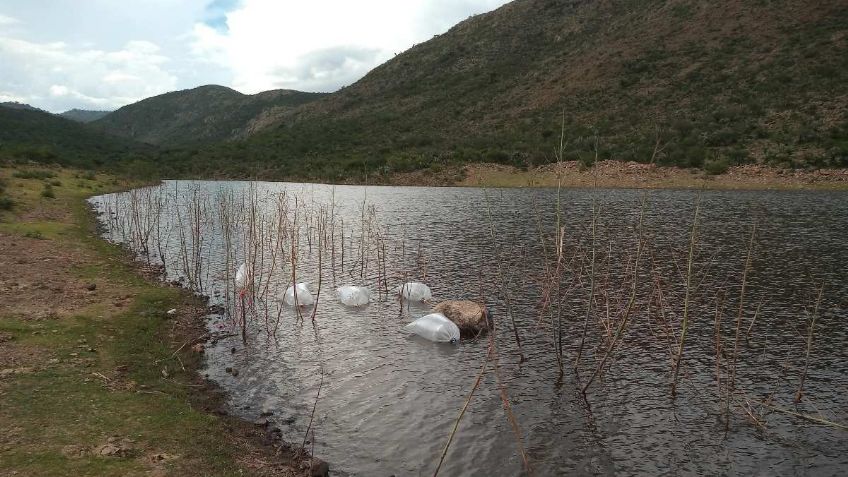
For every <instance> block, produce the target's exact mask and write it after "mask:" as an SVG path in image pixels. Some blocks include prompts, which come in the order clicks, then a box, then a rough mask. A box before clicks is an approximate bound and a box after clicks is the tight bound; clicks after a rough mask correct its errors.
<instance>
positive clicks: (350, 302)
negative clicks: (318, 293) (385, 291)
mask: <svg viewBox="0 0 848 477" xmlns="http://www.w3.org/2000/svg"><path fill="white" fill-rule="evenodd" d="M336 294H337V295H338V297H339V301H341V302H342V304H343V305H347V306H363V305H367V304H368V302H369V301H371V291H370V290H368V288H367V287H357V286H352V285H345V286H342V287H339V288H337V289H336Z"/></svg>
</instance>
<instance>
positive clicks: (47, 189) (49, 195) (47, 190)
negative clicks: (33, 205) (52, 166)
mask: <svg viewBox="0 0 848 477" xmlns="http://www.w3.org/2000/svg"><path fill="white" fill-rule="evenodd" d="M41 197H44V198H46V199H55V198H56V193H55V192H53V186H52V185H50V184H49V183H48V184H44V189H42V190H41Z"/></svg>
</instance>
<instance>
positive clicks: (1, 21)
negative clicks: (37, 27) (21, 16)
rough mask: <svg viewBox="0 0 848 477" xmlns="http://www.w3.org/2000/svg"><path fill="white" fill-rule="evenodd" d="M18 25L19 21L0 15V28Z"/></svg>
mask: <svg viewBox="0 0 848 477" xmlns="http://www.w3.org/2000/svg"><path fill="white" fill-rule="evenodd" d="M19 23H21V21H20V20H18V19H17V18H12V17H8V16H6V15H3V14H0V26H7V25H17V24H19Z"/></svg>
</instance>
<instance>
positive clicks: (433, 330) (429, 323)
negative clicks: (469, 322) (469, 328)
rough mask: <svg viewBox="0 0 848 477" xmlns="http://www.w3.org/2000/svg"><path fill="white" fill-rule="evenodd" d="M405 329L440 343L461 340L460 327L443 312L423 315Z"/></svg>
mask: <svg viewBox="0 0 848 477" xmlns="http://www.w3.org/2000/svg"><path fill="white" fill-rule="evenodd" d="M403 329H405V330H406V331H409V332H412V333H415V334H416V335H418V336H420V337H422V338H427V339H428V340H430V341H436V342H439V343H457V342H459V327H458V326H456V324H455V323H454V322H453V321H451V320H449V319H447V318H446V317H445V315H443V314H441V313H431V314H429V315H426V316H422V317H421V318H418V319H417V320H415V321H413V322H412V323H410V324H408V325H406V326H405V327H404V328H403Z"/></svg>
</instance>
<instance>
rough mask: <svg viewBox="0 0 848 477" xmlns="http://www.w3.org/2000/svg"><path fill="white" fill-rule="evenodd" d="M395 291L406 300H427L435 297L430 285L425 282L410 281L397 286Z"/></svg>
mask: <svg viewBox="0 0 848 477" xmlns="http://www.w3.org/2000/svg"><path fill="white" fill-rule="evenodd" d="M395 293H396V294H397V295H398V296H400V297H401V298H403V299H405V300H410V301H426V300H429V299H431V298H433V295H432V294H431V293H430V287H428V286H427V285H425V284H423V283H417V282H408V283H404V284H403V285H401V286H399V287H397V288H395Z"/></svg>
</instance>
